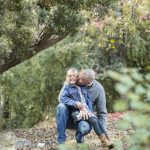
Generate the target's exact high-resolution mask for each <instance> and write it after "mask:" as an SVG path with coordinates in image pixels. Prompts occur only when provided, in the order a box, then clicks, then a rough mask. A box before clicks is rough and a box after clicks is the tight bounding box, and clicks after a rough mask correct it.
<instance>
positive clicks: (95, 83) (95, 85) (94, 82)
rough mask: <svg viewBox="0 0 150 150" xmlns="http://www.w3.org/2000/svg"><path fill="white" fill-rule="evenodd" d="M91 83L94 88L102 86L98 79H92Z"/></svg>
mask: <svg viewBox="0 0 150 150" xmlns="http://www.w3.org/2000/svg"><path fill="white" fill-rule="evenodd" d="M93 84H94V87H95V88H103V86H102V84H101V83H100V82H99V81H98V80H94V81H93Z"/></svg>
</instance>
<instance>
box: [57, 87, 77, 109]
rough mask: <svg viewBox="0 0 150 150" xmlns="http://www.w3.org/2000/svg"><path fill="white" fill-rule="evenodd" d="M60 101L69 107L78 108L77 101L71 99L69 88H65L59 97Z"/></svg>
mask: <svg viewBox="0 0 150 150" xmlns="http://www.w3.org/2000/svg"><path fill="white" fill-rule="evenodd" d="M59 100H60V102H62V103H64V104H66V105H68V106H73V107H76V106H77V102H76V101H75V100H73V99H72V98H70V95H69V91H68V89H67V87H64V89H63V91H62V93H61V94H60V95H59Z"/></svg>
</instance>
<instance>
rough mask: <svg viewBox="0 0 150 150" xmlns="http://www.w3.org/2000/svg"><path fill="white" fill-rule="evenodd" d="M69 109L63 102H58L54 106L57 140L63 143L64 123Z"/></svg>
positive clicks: (64, 137)
mask: <svg viewBox="0 0 150 150" xmlns="http://www.w3.org/2000/svg"><path fill="white" fill-rule="evenodd" d="M69 113H70V110H69V108H68V107H67V106H66V105H65V104H63V103H59V104H58V106H57V108H56V124H57V142H58V143H59V144H61V143H64V142H65V140H66V124H67V120H68V117H69Z"/></svg>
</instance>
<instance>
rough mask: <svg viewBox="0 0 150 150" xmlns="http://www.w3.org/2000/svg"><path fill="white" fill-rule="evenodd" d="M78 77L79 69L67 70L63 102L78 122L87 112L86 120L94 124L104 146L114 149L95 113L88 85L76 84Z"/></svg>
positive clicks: (62, 94) (62, 95)
mask: <svg viewBox="0 0 150 150" xmlns="http://www.w3.org/2000/svg"><path fill="white" fill-rule="evenodd" d="M77 77H78V71H77V70H76V69H75V68H70V69H69V70H68V71H67V74H66V81H65V86H64V89H63V92H62V93H61V94H60V95H61V97H60V99H61V102H62V103H64V104H66V105H68V106H69V107H70V109H71V112H72V117H73V118H74V121H75V122H76V123H78V122H79V121H81V120H82V119H83V118H82V115H81V112H86V114H87V118H86V121H88V122H89V123H90V124H91V125H92V127H93V129H94V131H95V133H96V134H97V135H98V137H99V139H100V140H101V142H102V145H103V147H108V148H109V149H112V148H113V144H112V143H111V142H110V139H109V137H108V135H107V133H106V131H105V130H104V128H103V127H102V125H101V123H100V122H99V120H98V118H97V117H96V116H95V115H94V114H93V110H92V101H91V100H90V97H89V95H88V92H87V89H86V87H84V86H78V85H76V81H77Z"/></svg>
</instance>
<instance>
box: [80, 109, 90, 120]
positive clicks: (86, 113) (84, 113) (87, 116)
mask: <svg viewBox="0 0 150 150" xmlns="http://www.w3.org/2000/svg"><path fill="white" fill-rule="evenodd" d="M80 115H81V118H82V119H83V120H87V119H88V118H89V117H90V116H91V115H90V114H89V112H88V111H87V109H86V108H84V109H83V110H81V111H80Z"/></svg>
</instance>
